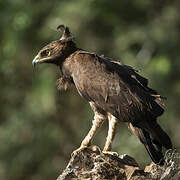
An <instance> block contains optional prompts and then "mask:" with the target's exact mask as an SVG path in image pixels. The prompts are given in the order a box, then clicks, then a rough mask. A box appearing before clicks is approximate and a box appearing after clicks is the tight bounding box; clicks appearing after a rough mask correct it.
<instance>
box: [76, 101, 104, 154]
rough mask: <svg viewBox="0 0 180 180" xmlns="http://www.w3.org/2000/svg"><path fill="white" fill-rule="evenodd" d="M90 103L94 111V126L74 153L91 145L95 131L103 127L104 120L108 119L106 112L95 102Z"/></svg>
mask: <svg viewBox="0 0 180 180" xmlns="http://www.w3.org/2000/svg"><path fill="white" fill-rule="evenodd" d="M90 105H91V107H92V109H93V111H94V114H95V115H94V120H93V124H92V127H91V129H90V131H89V132H88V134H87V136H86V137H85V138H84V140H83V141H82V143H81V146H80V147H79V148H78V149H76V150H75V151H74V152H73V154H75V153H77V152H79V151H81V150H82V149H84V148H86V147H88V146H90V145H91V140H92V138H93V137H94V135H95V133H96V132H97V130H98V129H99V128H100V127H101V125H102V124H103V122H104V121H105V120H106V119H107V115H106V113H105V112H104V111H103V110H101V109H99V108H97V107H96V106H95V105H94V103H91V102H90Z"/></svg>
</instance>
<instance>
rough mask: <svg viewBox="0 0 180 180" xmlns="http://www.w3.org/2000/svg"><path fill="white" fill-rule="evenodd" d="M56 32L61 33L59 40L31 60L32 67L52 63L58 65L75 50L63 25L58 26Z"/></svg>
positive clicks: (71, 39) (69, 34)
mask: <svg viewBox="0 0 180 180" xmlns="http://www.w3.org/2000/svg"><path fill="white" fill-rule="evenodd" d="M57 30H58V31H60V30H61V31H63V34H62V36H61V38H60V39H59V40H57V41H53V42H51V43H49V44H48V45H46V46H45V47H43V48H42V49H41V50H40V51H39V52H38V54H37V56H36V57H35V58H34V59H33V61H32V65H33V66H35V65H36V64H40V63H53V64H56V65H60V64H61V63H62V62H63V60H65V58H66V57H68V56H69V55H70V54H71V53H73V52H74V51H76V50H77V48H76V45H75V43H74V42H73V37H72V36H71V33H70V31H69V28H68V27H65V26H64V25H59V26H58V27H57Z"/></svg>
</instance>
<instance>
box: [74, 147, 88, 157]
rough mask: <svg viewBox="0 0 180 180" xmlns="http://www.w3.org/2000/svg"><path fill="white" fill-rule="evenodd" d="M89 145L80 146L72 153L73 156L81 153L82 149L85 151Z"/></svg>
mask: <svg viewBox="0 0 180 180" xmlns="http://www.w3.org/2000/svg"><path fill="white" fill-rule="evenodd" d="M86 148H87V146H80V147H79V148H78V149H76V150H74V151H73V152H72V153H71V157H73V156H75V155H77V154H78V153H80V152H81V151H83V150H84V149H86Z"/></svg>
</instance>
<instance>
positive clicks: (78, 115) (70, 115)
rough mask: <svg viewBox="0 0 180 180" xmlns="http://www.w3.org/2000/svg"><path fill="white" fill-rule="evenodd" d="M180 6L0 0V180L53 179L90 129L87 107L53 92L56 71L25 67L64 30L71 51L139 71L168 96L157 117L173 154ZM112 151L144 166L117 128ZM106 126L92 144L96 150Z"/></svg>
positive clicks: (179, 91)
mask: <svg viewBox="0 0 180 180" xmlns="http://www.w3.org/2000/svg"><path fill="white" fill-rule="evenodd" d="M179 9H180V1H178V0H174V1H173V2H172V1H168V0H159V1H157V0H146V1H144V0H133V1H130V0H126V1H125V0H124V1H109V0H98V1H95V0H86V1H85V0H74V1H72V0H68V1H67V0H61V1H60V0H54V1H45V0H39V1H36V0H26V1H22V0H6V1H3V0H0V55H1V56H0V57H1V60H0V179H2V180H12V179H13V180H52V179H56V178H57V176H58V175H59V174H60V173H61V171H62V169H63V168H65V166H66V165H67V162H68V160H69V158H70V154H71V153H72V151H73V150H75V149H76V148H78V147H79V145H80V142H81V141H82V139H83V138H84V136H85V135H86V134H87V132H88V130H89V128H90V127H91V120H92V119H93V113H92V110H91V109H90V107H89V104H88V103H87V102H86V101H85V100H83V99H82V98H81V97H80V96H79V95H78V94H77V92H76V90H75V89H73V90H71V91H66V92H64V91H58V90H57V88H56V80H57V79H58V77H59V75H60V73H59V70H58V68H57V67H55V66H53V65H47V64H43V65H40V66H38V67H37V68H36V69H33V68H32V65H31V62H32V59H33V58H34V56H35V55H36V54H37V52H38V51H39V50H40V49H41V48H42V47H43V46H44V45H46V44H47V43H49V42H51V41H52V40H56V39H58V38H60V36H61V34H60V33H58V32H56V27H57V26H58V25H59V24H65V25H67V26H69V27H70V29H71V31H72V34H73V36H75V37H76V42H77V44H78V47H81V48H83V49H85V50H89V51H91V52H96V53H98V54H104V55H105V56H107V57H111V58H114V59H118V60H120V61H121V62H123V63H124V64H128V65H131V66H133V67H134V68H136V69H139V70H140V74H141V75H143V76H145V77H147V78H148V79H149V83H150V86H151V87H152V88H154V89H156V90H158V92H159V93H160V94H161V95H163V96H166V97H167V101H166V102H165V103H166V112H165V113H164V115H163V116H162V117H161V118H159V119H160V124H161V126H162V127H163V128H164V129H165V130H166V131H167V132H168V134H169V135H170V137H171V138H172V141H173V143H174V145H175V147H177V148H179V147H180V140H179V139H180V133H179V132H180V123H179V115H180V113H179V111H180V11H179ZM117 131H118V133H117V135H116V138H115V142H114V144H113V146H114V149H113V150H114V151H117V152H118V153H119V154H124V153H126V154H129V155H131V156H133V157H136V160H137V161H138V163H139V164H140V165H141V166H142V167H143V165H145V164H147V163H150V158H149V156H148V155H147V153H146V151H145V149H144V147H143V145H142V144H140V143H139V141H138V140H137V139H136V137H134V136H133V135H131V133H130V131H129V130H128V129H127V127H126V125H125V124H123V123H120V124H119V127H118V130H117ZM106 135H107V123H105V125H104V126H103V127H102V128H101V129H100V131H99V132H98V134H97V136H96V137H95V140H94V143H95V144H98V145H99V146H100V147H101V148H102V147H103V145H104V141H105V136H106Z"/></svg>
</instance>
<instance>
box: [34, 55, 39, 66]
mask: <svg viewBox="0 0 180 180" xmlns="http://www.w3.org/2000/svg"><path fill="white" fill-rule="evenodd" d="M39 60H40V58H39V56H38V55H37V56H36V57H35V58H34V59H33V61H32V66H33V67H34V68H35V66H36V64H38V63H39Z"/></svg>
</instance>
